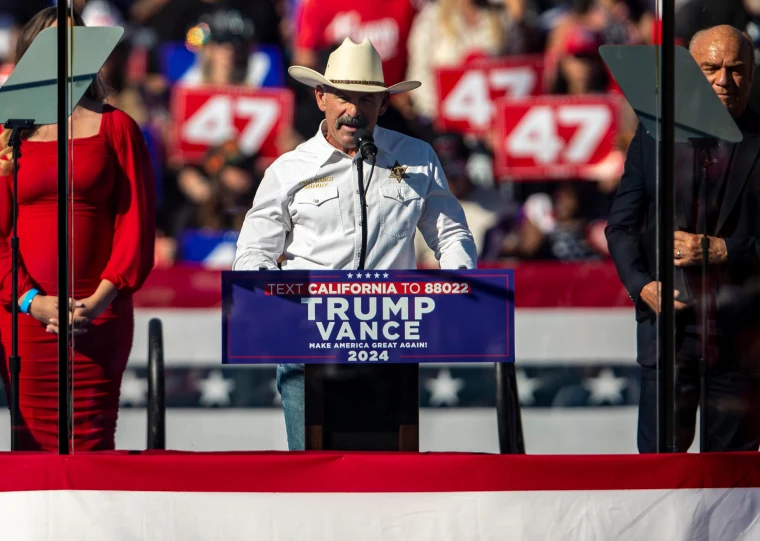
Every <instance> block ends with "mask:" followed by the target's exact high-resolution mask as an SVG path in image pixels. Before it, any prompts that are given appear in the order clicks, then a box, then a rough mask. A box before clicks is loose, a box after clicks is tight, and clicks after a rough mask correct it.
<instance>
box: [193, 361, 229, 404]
mask: <svg viewBox="0 0 760 541" xmlns="http://www.w3.org/2000/svg"><path fill="white" fill-rule="evenodd" d="M197 387H198V390H200V392H201V397H200V400H199V401H200V403H201V405H203V406H228V405H229V404H230V402H231V401H230V393H231V392H232V390H233V389H234V388H235V382H234V381H233V380H231V379H224V376H223V375H222V371H221V370H213V371H212V372H210V373H209V375H208V377H207V378H206V379H202V380H199V381H198V383H197Z"/></svg>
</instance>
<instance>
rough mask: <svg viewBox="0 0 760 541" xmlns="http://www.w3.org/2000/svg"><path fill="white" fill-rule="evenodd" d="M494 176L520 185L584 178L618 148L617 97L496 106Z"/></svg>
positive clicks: (545, 98) (525, 101)
mask: <svg viewBox="0 0 760 541" xmlns="http://www.w3.org/2000/svg"><path fill="white" fill-rule="evenodd" d="M497 105H498V112H497V118H496V140H495V141H494V147H495V148H494V150H495V160H494V173H495V174H496V175H497V176H508V177H511V178H513V179H516V180H546V179H552V178H569V177H575V176H581V175H582V173H583V172H584V170H585V169H587V168H589V167H590V166H593V165H596V164H598V163H599V162H601V161H602V160H603V159H604V158H606V157H607V156H608V155H609V154H610V152H612V150H613V149H614V143H615V136H616V135H617V132H618V126H619V106H620V102H619V101H618V100H617V99H616V98H614V97H604V96H599V97H594V96H579V97H553V96H542V97H535V98H526V99H523V100H512V99H505V100H502V101H500V102H499V103H498V104H497Z"/></svg>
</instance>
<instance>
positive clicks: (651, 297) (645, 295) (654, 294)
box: [640, 281, 686, 314]
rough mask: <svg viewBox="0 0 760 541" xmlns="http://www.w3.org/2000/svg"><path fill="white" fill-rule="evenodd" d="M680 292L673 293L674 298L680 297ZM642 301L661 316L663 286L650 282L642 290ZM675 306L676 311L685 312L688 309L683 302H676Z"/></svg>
mask: <svg viewBox="0 0 760 541" xmlns="http://www.w3.org/2000/svg"><path fill="white" fill-rule="evenodd" d="M678 294H679V292H678V290H677V289H676V290H674V291H673V296H674V297H678ZM640 297H641V300H642V301H644V302H645V303H647V306H649V308H651V309H652V310H654V312H655V313H657V314H659V313H660V312H662V284H661V283H660V282H655V281H652V282H649V283H648V284H647V285H645V286H644V287H643V288H641V294H640ZM673 305H674V306H675V308H676V310H683V309H684V308H686V304H684V303H682V302H681V301H674V303H673Z"/></svg>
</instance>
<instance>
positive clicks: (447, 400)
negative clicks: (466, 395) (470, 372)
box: [425, 368, 464, 406]
mask: <svg viewBox="0 0 760 541" xmlns="http://www.w3.org/2000/svg"><path fill="white" fill-rule="evenodd" d="M463 387H464V380H462V379H459V378H452V377H451V372H449V369H448V368H442V369H441V370H439V371H438V375H436V377H435V378H431V379H428V380H427V381H426V382H425V388H426V389H427V390H428V391H429V392H430V405H431V406H442V405H444V404H446V405H447V406H456V405H457V404H458V403H459V396H457V395H458V393H459V391H461V390H462V388H463Z"/></svg>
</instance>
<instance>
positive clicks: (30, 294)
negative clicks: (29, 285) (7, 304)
mask: <svg viewBox="0 0 760 541" xmlns="http://www.w3.org/2000/svg"><path fill="white" fill-rule="evenodd" d="M37 293H39V290H38V289H30V290H29V292H28V293H27V294H26V297H24V300H23V302H22V303H21V308H19V309H20V310H21V313H22V314H28V313H29V306H31V304H32V299H33V298H34V297H35V296H36V295H37Z"/></svg>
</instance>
